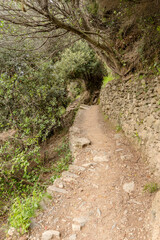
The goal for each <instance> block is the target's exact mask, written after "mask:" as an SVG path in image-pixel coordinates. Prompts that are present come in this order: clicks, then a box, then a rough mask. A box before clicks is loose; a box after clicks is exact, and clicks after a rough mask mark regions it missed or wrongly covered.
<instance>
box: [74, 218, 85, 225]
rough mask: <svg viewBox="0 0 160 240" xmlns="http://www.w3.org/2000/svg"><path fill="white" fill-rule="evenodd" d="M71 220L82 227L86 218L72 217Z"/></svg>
mask: <svg viewBox="0 0 160 240" xmlns="http://www.w3.org/2000/svg"><path fill="white" fill-rule="evenodd" d="M73 222H76V223H79V224H80V226H81V227H84V226H85V224H86V222H87V219H86V218H85V217H79V218H74V219H73Z"/></svg>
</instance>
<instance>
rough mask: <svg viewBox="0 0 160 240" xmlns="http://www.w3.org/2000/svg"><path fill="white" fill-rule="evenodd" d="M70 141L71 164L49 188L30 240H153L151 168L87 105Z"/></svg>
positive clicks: (95, 108) (93, 108)
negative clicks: (49, 196) (48, 199)
mask: <svg viewBox="0 0 160 240" xmlns="http://www.w3.org/2000/svg"><path fill="white" fill-rule="evenodd" d="M84 137H85V138H87V139H89V140H90V141H91V144H90V145H87V144H88V143H87V139H84ZM85 141H86V142H85ZM71 142H72V148H73V151H74V155H75V156H76V157H75V161H74V164H73V165H72V166H70V170H69V172H68V173H67V172H65V173H64V174H63V176H62V178H61V179H59V180H56V181H55V183H54V185H53V186H52V187H49V191H50V192H51V193H52V194H53V202H52V203H50V206H48V207H47V208H46V210H45V211H44V212H43V213H41V214H40V215H39V216H38V217H37V218H36V219H34V222H33V224H32V225H33V226H32V227H33V229H32V231H31V235H30V238H29V239H32V240H40V239H43V240H49V239H52V238H51V236H54V237H53V239H54V238H55V239H56V236H55V235H57V236H58V235H59V234H61V236H60V237H59V238H60V239H63V240H129V239H132V240H141V239H143V240H151V235H150V226H149V225H148V224H147V214H148V209H149V208H150V207H151V201H152V196H150V195H149V194H147V193H144V192H143V186H144V185H145V184H146V183H148V182H149V181H150V175H149V170H148V169H147V166H146V164H145V163H144V162H143V161H142V160H141V159H140V158H139V156H138V154H137V153H136V152H135V150H134V149H133V148H132V147H131V146H130V144H129V143H128V141H127V139H126V138H125V137H124V136H123V134H122V133H116V132H115V131H114V130H113V129H112V127H111V126H109V124H108V123H106V122H104V120H103V117H102V114H101V113H100V110H99V108H98V106H91V107H85V108H84V109H81V110H80V111H79V113H78V116H77V118H76V121H75V123H74V126H73V127H72V130H71ZM85 144H86V145H87V146H83V147H81V145H85ZM78 166H79V167H78ZM55 187H56V188H55ZM52 230H56V231H57V232H53V231H52ZM47 234H48V235H47ZM49 236H50V237H49ZM57 238H58V237H57Z"/></svg>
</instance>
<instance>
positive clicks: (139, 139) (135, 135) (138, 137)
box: [134, 132, 141, 142]
mask: <svg viewBox="0 0 160 240" xmlns="http://www.w3.org/2000/svg"><path fill="white" fill-rule="evenodd" d="M134 137H136V138H137V140H138V142H141V138H140V136H139V134H138V132H135V133H134Z"/></svg>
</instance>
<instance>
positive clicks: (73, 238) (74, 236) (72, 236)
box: [68, 234, 77, 240]
mask: <svg viewBox="0 0 160 240" xmlns="http://www.w3.org/2000/svg"><path fill="white" fill-rule="evenodd" d="M76 239H77V235H76V234H73V235H71V236H70V237H69V238H68V240H76Z"/></svg>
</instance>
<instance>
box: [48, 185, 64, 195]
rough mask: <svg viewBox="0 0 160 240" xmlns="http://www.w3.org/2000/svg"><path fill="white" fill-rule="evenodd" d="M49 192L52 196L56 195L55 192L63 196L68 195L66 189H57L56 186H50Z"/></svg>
mask: <svg viewBox="0 0 160 240" xmlns="http://www.w3.org/2000/svg"><path fill="white" fill-rule="evenodd" d="M47 192H48V193H49V194H52V193H54V192H58V193H63V194H66V193H68V192H67V191H66V190H65V189H62V188H57V187H55V186H54V185H52V186H49V187H48V188H47Z"/></svg>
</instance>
